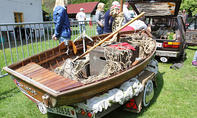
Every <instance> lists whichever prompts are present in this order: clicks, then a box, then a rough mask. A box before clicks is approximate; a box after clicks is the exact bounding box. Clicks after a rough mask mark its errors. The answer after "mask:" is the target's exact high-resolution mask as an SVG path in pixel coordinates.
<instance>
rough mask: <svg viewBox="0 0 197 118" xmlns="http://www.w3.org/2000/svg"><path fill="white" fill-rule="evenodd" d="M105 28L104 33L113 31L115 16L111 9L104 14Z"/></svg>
mask: <svg viewBox="0 0 197 118" xmlns="http://www.w3.org/2000/svg"><path fill="white" fill-rule="evenodd" d="M104 20H105V21H104V28H103V33H104V34H106V33H111V32H112V22H113V20H114V18H113V17H112V16H111V15H110V9H109V10H108V11H107V12H106V13H105V15H104Z"/></svg>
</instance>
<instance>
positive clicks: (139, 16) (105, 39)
mask: <svg viewBox="0 0 197 118" xmlns="http://www.w3.org/2000/svg"><path fill="white" fill-rule="evenodd" d="M144 14H145V12H142V13H141V14H139V15H138V16H136V17H135V18H133V19H132V20H130V21H129V22H128V23H126V24H125V25H123V26H122V27H120V28H119V29H118V30H116V31H115V32H113V33H111V34H109V35H108V36H107V37H105V38H104V39H103V40H101V41H100V42H99V43H97V44H96V45H94V46H93V47H91V48H90V49H89V50H87V51H86V52H84V53H83V54H82V55H80V56H78V57H76V58H75V59H74V60H73V61H76V60H77V59H79V58H82V57H83V56H85V55H86V54H88V53H89V52H90V51H92V50H93V49H94V48H96V47H97V46H99V45H101V44H102V43H104V42H105V41H107V40H109V39H110V38H111V37H112V36H113V35H114V34H116V33H118V32H119V31H121V30H122V29H124V28H125V27H126V26H128V25H129V24H131V23H132V22H134V21H135V20H137V19H139V18H141V17H142V16H143V15H144Z"/></svg>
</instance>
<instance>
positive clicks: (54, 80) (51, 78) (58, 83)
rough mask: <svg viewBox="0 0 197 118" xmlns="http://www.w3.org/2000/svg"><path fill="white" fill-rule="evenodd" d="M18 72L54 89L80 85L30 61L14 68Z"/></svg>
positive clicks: (65, 88) (80, 84)
mask: <svg viewBox="0 0 197 118" xmlns="http://www.w3.org/2000/svg"><path fill="white" fill-rule="evenodd" d="M16 71H17V72H19V73H20V74H22V75H24V76H27V77H29V78H31V79H32V80H34V81H36V82H39V83H40V84H42V85H44V86H47V87H48V88H51V89H53V90H55V91H59V92H62V91H66V90H69V89H71V88H76V87H79V86H82V85H83V84H82V83H81V82H78V81H75V80H71V79H68V78H64V77H63V76H60V75H57V74H56V73H54V72H52V71H49V70H48V69H46V68H43V67H42V66H40V65H38V64H36V63H34V62H31V63H29V64H27V65H25V66H23V67H20V68H19V69H17V70H16Z"/></svg>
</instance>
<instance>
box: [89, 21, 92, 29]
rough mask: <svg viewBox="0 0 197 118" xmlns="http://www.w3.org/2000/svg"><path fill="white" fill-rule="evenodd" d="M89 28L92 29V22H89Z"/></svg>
mask: <svg viewBox="0 0 197 118" xmlns="http://www.w3.org/2000/svg"><path fill="white" fill-rule="evenodd" d="M89 25H90V28H92V20H91V19H90V21H89Z"/></svg>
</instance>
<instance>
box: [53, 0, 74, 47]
mask: <svg viewBox="0 0 197 118" xmlns="http://www.w3.org/2000/svg"><path fill="white" fill-rule="evenodd" d="M53 20H54V23H55V33H54V35H53V36H52V38H53V39H54V40H57V39H59V41H60V42H64V44H65V45H68V44H69V40H70V38H71V30H70V21H69V18H68V14H67V10H66V8H65V4H64V0H56V3H55V7H54V9H53Z"/></svg>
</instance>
